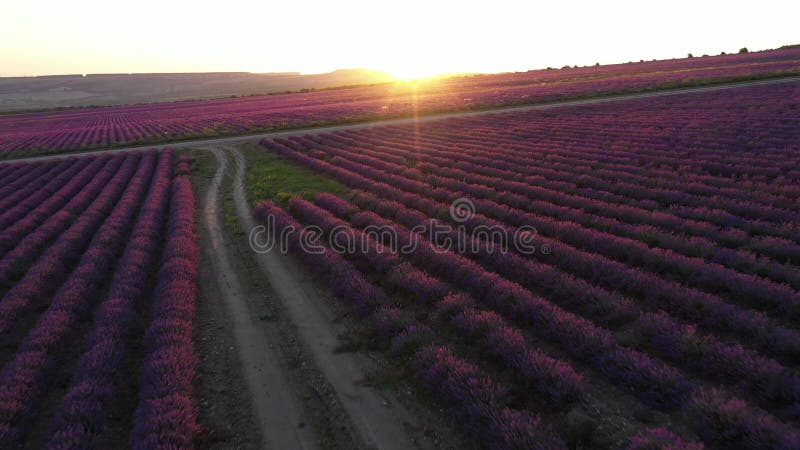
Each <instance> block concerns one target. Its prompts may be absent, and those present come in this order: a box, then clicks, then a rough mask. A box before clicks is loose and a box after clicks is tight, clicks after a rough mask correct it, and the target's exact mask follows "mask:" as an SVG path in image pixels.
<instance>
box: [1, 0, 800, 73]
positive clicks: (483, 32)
mask: <svg viewBox="0 0 800 450" xmlns="http://www.w3.org/2000/svg"><path fill="white" fill-rule="evenodd" d="M798 13H800V7H799V6H797V5H796V3H793V2H791V1H772V0H763V1H759V2H752V1H751V2H742V3H741V4H740V3H737V2H736V1H726V2H722V1H705V2H704V1H702V0H692V1H683V0H677V1H670V2H646V1H641V0H640V1H613V0H607V1H587V2H582V1H581V2H579V1H570V0H564V1H559V0H548V1H546V2H538V1H507V0H485V1H481V2H471V1H469V0H462V1H449V0H443V1H436V0H425V1H417V0H397V1H380V0H373V1H360V0H333V1H304V0H296V1H283V2H274V1H269V0H262V1H246V0H226V1H224V2H219V1H215V2H211V1H202V0H194V1H169V0H139V1H137V2H120V1H114V0H103V1H100V0H72V1H63V0H3V1H2V4H0V76H27V75H48V74H76V73H136V72H217V71H244V72H302V73H321V72H328V71H331V70H335V69H338V68H354V67H364V68H370V69H376V70H385V71H388V72H389V73H392V74H394V75H397V76H399V77H417V76H426V75H432V74H438V73H447V72H505V71H517V70H528V69H535V68H543V67H547V66H552V67H561V66H563V65H565V64H569V65H576V64H577V65H587V64H594V63H597V62H599V63H601V64H605V63H615V62H627V61H631V60H636V61H638V60H640V59H653V58H658V59H664V58H675V57H685V56H686V54H687V53H690V52H691V53H693V54H695V55H702V54H704V53H707V54H718V53H720V52H721V51H726V52H729V53H730V52H735V51H738V50H739V48H741V47H745V46H746V47H748V48H749V49H750V50H759V49H766V48H774V47H778V46H781V45H785V44H800V27H799V26H797V17H798V16H799V15H800V14H798Z"/></svg>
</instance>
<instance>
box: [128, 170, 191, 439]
mask: <svg viewBox="0 0 800 450" xmlns="http://www.w3.org/2000/svg"><path fill="white" fill-rule="evenodd" d="M151 206H152V205H151ZM165 235H166V242H165V245H164V249H163V252H162V255H161V265H160V267H159V270H158V281H157V283H156V287H155V291H154V293H153V304H152V309H151V311H150V317H151V320H150V325H149V326H148V328H147V331H146V333H145V338H144V344H145V351H146V354H145V357H144V361H143V363H142V369H141V378H140V389H139V403H138V406H137V408H136V412H135V414H134V421H133V430H132V432H131V447H132V448H134V449H150V448H190V447H192V444H193V442H194V439H195V437H196V435H197V433H198V432H199V430H200V425H199V423H198V417H197V414H198V412H197V402H196V400H195V398H194V381H195V374H196V371H197V365H198V359H197V354H196V352H195V347H194V339H193V334H192V332H193V319H194V314H195V308H196V302H197V283H198V264H199V258H200V252H199V248H198V246H197V234H196V231H195V198H194V193H193V192H192V186H191V184H190V182H189V179H188V178H187V177H186V176H178V177H175V178H174V179H173V180H172V183H171V193H170V201H169V220H168V223H167V229H166V233H165Z"/></svg>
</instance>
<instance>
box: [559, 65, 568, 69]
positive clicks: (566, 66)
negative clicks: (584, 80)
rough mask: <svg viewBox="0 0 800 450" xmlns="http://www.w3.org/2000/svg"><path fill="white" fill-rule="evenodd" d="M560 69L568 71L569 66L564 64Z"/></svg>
mask: <svg viewBox="0 0 800 450" xmlns="http://www.w3.org/2000/svg"><path fill="white" fill-rule="evenodd" d="M561 68H562V69H569V68H570V67H569V64H566V65H565V66H563V67H561Z"/></svg>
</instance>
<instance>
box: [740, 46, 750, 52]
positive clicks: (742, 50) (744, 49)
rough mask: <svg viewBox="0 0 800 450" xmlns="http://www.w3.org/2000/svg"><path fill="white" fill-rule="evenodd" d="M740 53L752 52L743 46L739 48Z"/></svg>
mask: <svg viewBox="0 0 800 450" xmlns="http://www.w3.org/2000/svg"><path fill="white" fill-rule="evenodd" d="M739 53H750V50H748V49H747V47H742V48H740V49H739Z"/></svg>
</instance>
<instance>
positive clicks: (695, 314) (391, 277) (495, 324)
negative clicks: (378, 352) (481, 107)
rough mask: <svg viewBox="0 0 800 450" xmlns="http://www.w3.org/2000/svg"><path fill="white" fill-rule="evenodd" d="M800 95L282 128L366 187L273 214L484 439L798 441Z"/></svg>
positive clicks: (274, 225) (534, 444) (393, 349)
mask: <svg viewBox="0 0 800 450" xmlns="http://www.w3.org/2000/svg"><path fill="white" fill-rule="evenodd" d="M798 104H800V86H798V85H797V84H796V83H792V84H786V85H782V86H778V85H774V86H760V87H748V88H741V89H737V90H735V91H729V92H708V93H703V94H693V95H681V96H672V97H662V98H656V99H643V100H633V101H625V102H609V103H604V104H602V105H592V106H580V107H563V108H558V109H553V110H548V111H526V112H516V113H505V114H499V115H489V116H480V117H464V118H456V119H447V120H441V121H436V122H426V123H419V124H416V125H391V126H382V127H372V128H369V129H362V130H348V131H337V132H331V133H317V134H307V135H303V136H296V137H288V138H276V139H265V140H263V141H262V142H261V145H262V147H263V151H265V152H268V153H269V154H271V155H279V157H281V158H286V159H287V160H290V161H292V162H293V163H295V164H298V165H301V166H303V167H305V168H308V169H311V170H313V171H314V172H315V173H317V174H319V175H320V176H323V177H326V178H330V179H333V180H336V181H337V182H339V183H341V184H342V185H344V186H346V187H347V188H348V191H347V192H345V193H337V194H336V195H334V194H331V193H326V192H323V193H319V194H317V195H316V196H315V197H313V198H306V199H304V198H302V197H300V196H295V197H292V198H289V199H288V200H286V201H285V202H273V201H264V202H260V203H259V204H258V206H257V207H256V208H255V215H256V216H257V218H258V219H259V221H260V223H261V224H263V225H265V226H266V227H267V229H268V230H271V232H273V233H275V236H277V235H281V236H282V239H283V240H284V241H285V242H286V244H287V245H288V250H289V251H290V252H291V253H293V254H295V255H296V256H297V257H298V258H299V259H300V260H301V261H302V263H303V265H304V266H306V267H307V268H308V269H309V270H310V271H311V272H312V273H314V274H315V275H316V277H317V278H318V279H320V280H322V281H323V282H324V283H325V284H326V285H328V286H329V288H330V289H331V291H332V292H333V293H334V294H336V296H338V297H339V298H341V299H342V300H344V302H345V303H346V304H349V305H351V307H352V308H353V311H354V312H355V314H356V315H357V316H358V317H360V318H361V320H362V321H363V322H364V323H365V324H367V325H368V326H369V327H370V329H371V330H373V331H372V332H373V333H374V334H375V336H376V338H377V339H379V340H380V342H382V344H381V345H382V348H383V349H384V350H385V351H387V352H389V354H391V355H394V357H395V358H396V359H397V361H400V364H401V366H402V367H404V370H405V371H407V373H408V375H409V377H410V378H412V379H414V380H415V381H416V382H417V383H418V384H419V385H420V386H422V387H423V388H424V390H425V391H426V392H428V393H429V395H431V396H432V398H434V399H436V400H438V401H439V402H440V403H439V404H440V405H441V407H442V408H445V410H446V412H447V414H448V415H450V416H451V417H453V418H454V422H455V423H457V424H459V425H460V426H461V427H462V428H463V430H464V431H465V432H466V433H467V434H469V435H470V436H472V437H473V438H475V439H476V440H477V441H479V442H480V443H482V444H483V445H485V446H486V447H489V448H547V449H550V448H564V447H570V448H601V447H614V448H616V447H619V446H620V443H621V442H622V443H624V444H623V445H622V446H623V447H625V446H629V447H630V448H637V449H644V448H695V449H696V448H703V446H704V445H705V446H706V447H708V448H759V449H768V448H780V449H792V448H798V447H800V375H798V372H797V368H798V364H799V363H800V270H799V269H800V229H799V228H798V223H800V221H799V220H798V219H800V202H798V198H800V127H798V124H797V119H798V113H800V110H799V109H798ZM310 248H311V249H313V250H314V251H309V249H310ZM576 418H580V420H579V419H576ZM578 423H579V424H578ZM620 436H623V437H624V439H620ZM606 439H609V440H606Z"/></svg>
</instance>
